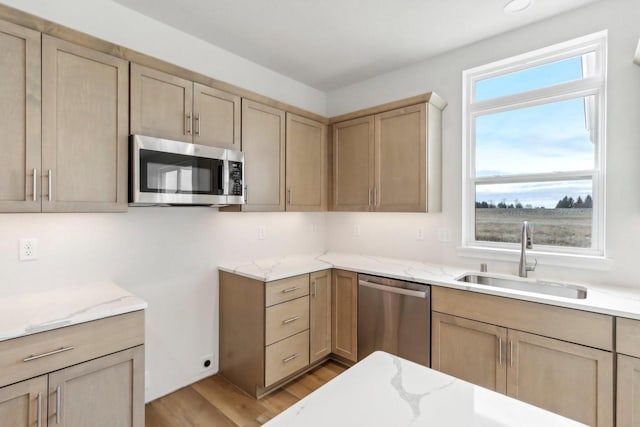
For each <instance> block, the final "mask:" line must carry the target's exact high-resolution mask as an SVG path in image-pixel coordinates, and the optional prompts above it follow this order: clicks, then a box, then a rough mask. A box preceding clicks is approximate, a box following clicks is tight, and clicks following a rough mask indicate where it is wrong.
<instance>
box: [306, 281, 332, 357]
mask: <svg viewBox="0 0 640 427" xmlns="http://www.w3.org/2000/svg"><path fill="white" fill-rule="evenodd" d="M310 282H311V283H310V286H311V297H310V299H309V329H310V331H309V333H310V336H309V339H310V349H311V350H310V354H309V357H310V363H313V362H315V361H316V360H320V359H322V358H323V357H325V356H327V355H328V354H329V353H331V270H325V271H318V272H315V273H311V277H310Z"/></svg>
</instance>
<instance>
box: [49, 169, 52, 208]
mask: <svg viewBox="0 0 640 427" xmlns="http://www.w3.org/2000/svg"><path fill="white" fill-rule="evenodd" d="M48 176H49V178H48V179H49V195H48V197H49V201H51V199H52V198H53V194H51V193H52V192H53V185H52V181H53V171H52V170H51V169H49V175H48Z"/></svg>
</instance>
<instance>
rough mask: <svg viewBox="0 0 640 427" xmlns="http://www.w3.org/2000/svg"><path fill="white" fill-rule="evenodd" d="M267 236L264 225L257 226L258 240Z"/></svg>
mask: <svg viewBox="0 0 640 427" xmlns="http://www.w3.org/2000/svg"><path fill="white" fill-rule="evenodd" d="M266 238H267V230H265V228H264V227H262V226H260V227H258V240H265V239H266Z"/></svg>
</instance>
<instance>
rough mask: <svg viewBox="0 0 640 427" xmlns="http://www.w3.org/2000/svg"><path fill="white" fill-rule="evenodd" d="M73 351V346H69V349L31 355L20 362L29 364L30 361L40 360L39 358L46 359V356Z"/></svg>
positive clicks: (63, 348) (64, 348)
mask: <svg viewBox="0 0 640 427" xmlns="http://www.w3.org/2000/svg"><path fill="white" fill-rule="evenodd" d="M73 349H74V347H73V346H69V347H62V348H59V349H58V350H53V351H50V352H48V353H42V354H37V355H34V354H32V355H31V356H29V357H27V358H26V359H23V360H22V361H23V362H31V361H32V360H36V359H41V358H43V357H47V356H53V355H54V354H58V353H64V352H65V351H69V350H73Z"/></svg>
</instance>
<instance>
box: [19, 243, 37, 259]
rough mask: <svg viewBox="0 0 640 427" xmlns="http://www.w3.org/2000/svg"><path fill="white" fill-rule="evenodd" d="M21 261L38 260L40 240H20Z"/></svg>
mask: <svg viewBox="0 0 640 427" xmlns="http://www.w3.org/2000/svg"><path fill="white" fill-rule="evenodd" d="M19 257H20V261H34V260H37V259H38V239H34V238H30V239H20V251H19Z"/></svg>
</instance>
